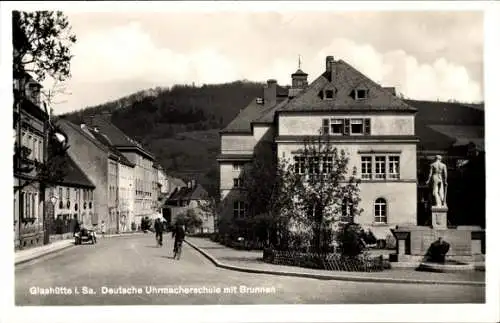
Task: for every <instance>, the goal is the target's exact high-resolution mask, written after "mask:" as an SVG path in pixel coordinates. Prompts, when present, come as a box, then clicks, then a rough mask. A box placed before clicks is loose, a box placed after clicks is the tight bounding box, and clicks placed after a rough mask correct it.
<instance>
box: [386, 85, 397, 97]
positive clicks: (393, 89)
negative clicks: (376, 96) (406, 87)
mask: <svg viewBox="0 0 500 323" xmlns="http://www.w3.org/2000/svg"><path fill="white" fill-rule="evenodd" d="M384 90H386V91H387V92H389V93H391V94H392V95H394V96H396V88H395V87H394V86H386V87H384Z"/></svg>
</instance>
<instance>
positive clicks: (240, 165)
mask: <svg viewBox="0 0 500 323" xmlns="http://www.w3.org/2000/svg"><path fill="white" fill-rule="evenodd" d="M242 168H243V163H233V170H235V171H240V170H241V169H242Z"/></svg>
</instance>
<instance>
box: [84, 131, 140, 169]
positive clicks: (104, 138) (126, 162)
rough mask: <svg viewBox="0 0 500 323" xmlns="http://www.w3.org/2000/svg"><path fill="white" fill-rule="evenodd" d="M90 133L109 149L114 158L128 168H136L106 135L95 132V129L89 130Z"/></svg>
mask: <svg viewBox="0 0 500 323" xmlns="http://www.w3.org/2000/svg"><path fill="white" fill-rule="evenodd" d="M89 131H90V132H91V133H92V135H94V137H95V138H96V139H97V140H99V142H101V143H102V144H103V145H105V146H106V147H108V149H109V150H110V153H111V154H112V158H114V159H115V160H117V161H118V162H120V163H122V164H124V165H126V166H129V167H135V164H134V163H132V162H131V161H130V160H128V159H127V157H125V156H124V155H123V154H122V153H121V152H120V151H119V150H118V149H116V148H115V147H114V146H113V144H112V142H111V140H109V138H108V137H107V136H106V135H105V134H103V133H100V132H98V131H95V130H94V129H89Z"/></svg>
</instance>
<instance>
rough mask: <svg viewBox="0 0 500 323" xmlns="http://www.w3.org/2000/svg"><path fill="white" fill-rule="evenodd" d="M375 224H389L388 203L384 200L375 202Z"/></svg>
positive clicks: (380, 199)
mask: <svg viewBox="0 0 500 323" xmlns="http://www.w3.org/2000/svg"><path fill="white" fill-rule="evenodd" d="M375 223H387V202H386V201H385V199H383V198H378V199H376V200H375Z"/></svg>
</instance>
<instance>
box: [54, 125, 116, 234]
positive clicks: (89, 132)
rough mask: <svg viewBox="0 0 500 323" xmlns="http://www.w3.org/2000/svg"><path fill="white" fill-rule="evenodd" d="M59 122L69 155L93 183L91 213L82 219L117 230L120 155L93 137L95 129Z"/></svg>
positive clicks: (110, 229) (91, 223) (112, 230)
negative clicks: (66, 136)
mask: <svg viewBox="0 0 500 323" xmlns="http://www.w3.org/2000/svg"><path fill="white" fill-rule="evenodd" d="M58 125H59V126H60V127H61V129H62V130H63V131H64V132H65V133H66V134H67V135H68V143H69V146H70V148H69V150H68V155H69V156H70V157H71V159H72V160H74V161H75V163H76V164H77V165H78V167H79V168H80V169H82V171H83V172H84V173H85V175H86V176H87V177H88V178H89V179H90V181H91V182H92V183H93V184H94V185H95V190H94V196H93V197H94V199H93V212H91V213H90V214H87V218H84V219H83V222H84V223H89V224H90V225H92V226H97V225H98V224H100V223H101V222H102V221H104V223H105V224H106V230H107V231H109V232H116V231H117V230H118V226H119V225H118V220H117V214H116V210H117V207H118V198H117V190H118V166H117V164H118V161H119V160H120V156H119V155H118V154H117V153H116V152H114V151H113V150H112V149H111V148H110V147H108V146H107V145H105V144H103V143H102V142H101V141H100V140H99V139H98V138H97V137H96V135H95V133H96V129H91V128H89V127H88V126H87V125H85V124H81V125H79V126H78V125H76V124H74V123H72V122H70V121H68V120H66V119H60V120H59V121H58Z"/></svg>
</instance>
